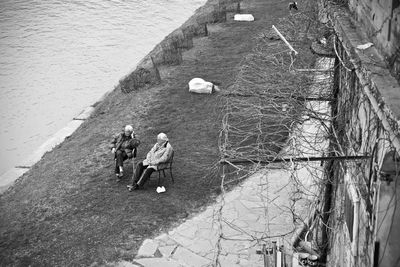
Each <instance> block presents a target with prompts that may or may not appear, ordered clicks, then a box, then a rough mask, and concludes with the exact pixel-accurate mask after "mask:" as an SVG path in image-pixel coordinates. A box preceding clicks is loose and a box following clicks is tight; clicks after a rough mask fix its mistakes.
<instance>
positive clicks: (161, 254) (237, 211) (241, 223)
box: [119, 169, 295, 267]
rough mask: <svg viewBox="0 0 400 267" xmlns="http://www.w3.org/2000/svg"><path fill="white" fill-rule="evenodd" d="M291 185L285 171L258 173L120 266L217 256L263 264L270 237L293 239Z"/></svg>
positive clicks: (203, 261) (226, 261) (224, 261)
mask: <svg viewBox="0 0 400 267" xmlns="http://www.w3.org/2000/svg"><path fill="white" fill-rule="evenodd" d="M291 189H292V188H291V186H290V184H289V175H288V173H286V171H283V170H280V169H277V170H270V171H266V172H264V173H258V174H256V175H253V176H252V177H250V178H249V179H247V180H246V181H245V182H244V183H243V184H242V185H240V186H238V187H236V188H235V189H234V190H233V191H231V192H228V193H227V194H225V196H224V197H221V198H219V199H218V201H217V203H215V204H214V205H212V206H210V207H208V208H207V209H206V210H205V211H203V212H202V213H200V214H198V215H197V216H195V217H193V218H192V219H189V220H187V221H186V222H184V223H183V224H181V225H180V226H179V227H177V228H175V229H173V230H172V231H170V232H168V233H164V234H162V235H160V236H158V237H156V238H154V239H151V240H150V239H148V240H145V241H144V242H143V244H142V246H141V248H140V249H139V251H138V254H137V257H136V258H135V260H134V261H133V262H131V263H128V262H120V263H119V266H153V267H156V266H160V267H161V266H212V265H215V263H216V260H217V256H218V261H219V263H220V264H221V266H263V257H262V255H260V254H257V253H256V250H260V249H261V247H262V244H265V243H267V242H270V241H271V240H277V241H278V242H280V243H281V244H286V245H289V241H290V237H291V235H292V234H291V233H293V232H294V230H295V225H294V224H293V216H292V211H293V210H291V209H290V207H291V206H292V204H293V203H292V201H291V200H290V197H289V196H290V195H292V193H291ZM271 235H273V236H274V237H271ZM280 235H284V236H285V238H280V237H278V236H280ZM218 247H219V249H218ZM218 251H220V254H219V255H218Z"/></svg>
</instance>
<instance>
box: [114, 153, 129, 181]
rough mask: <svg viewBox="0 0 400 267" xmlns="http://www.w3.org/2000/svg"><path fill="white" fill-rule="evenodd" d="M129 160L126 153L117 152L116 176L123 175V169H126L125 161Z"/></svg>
mask: <svg viewBox="0 0 400 267" xmlns="http://www.w3.org/2000/svg"><path fill="white" fill-rule="evenodd" d="M126 159H128V155H127V154H126V153H125V151H121V150H117V151H116V152H115V173H116V174H120V175H121V174H122V172H123V167H124V161H125V160H126Z"/></svg>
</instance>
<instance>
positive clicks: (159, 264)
mask: <svg viewBox="0 0 400 267" xmlns="http://www.w3.org/2000/svg"><path fill="white" fill-rule="evenodd" d="M134 263H138V264H140V266H143V267H184V265H182V264H180V263H179V262H177V261H175V260H172V259H167V258H144V259H138V260H136V259H135V261H134Z"/></svg>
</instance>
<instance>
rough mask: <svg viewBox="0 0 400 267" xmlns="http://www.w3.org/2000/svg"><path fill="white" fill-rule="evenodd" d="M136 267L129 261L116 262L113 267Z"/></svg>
mask: <svg viewBox="0 0 400 267" xmlns="http://www.w3.org/2000/svg"><path fill="white" fill-rule="evenodd" d="M137 266H138V265H135V264H133V263H131V262H129V261H119V262H117V263H116V264H115V265H114V267H137Z"/></svg>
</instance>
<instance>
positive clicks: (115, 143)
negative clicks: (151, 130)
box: [111, 132, 140, 158]
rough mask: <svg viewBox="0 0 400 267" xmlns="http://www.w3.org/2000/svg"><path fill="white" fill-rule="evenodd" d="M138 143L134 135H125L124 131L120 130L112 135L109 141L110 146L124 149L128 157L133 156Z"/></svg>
mask: <svg viewBox="0 0 400 267" xmlns="http://www.w3.org/2000/svg"><path fill="white" fill-rule="evenodd" d="M139 144H140V141H139V140H138V139H136V137H135V135H130V136H126V135H125V133H123V132H122V133H119V134H117V135H115V136H114V138H113V140H112V141H111V148H115V149H116V150H121V151H125V153H126V155H127V156H128V157H129V158H132V157H134V158H135V157H136V153H137V147H138V146H139Z"/></svg>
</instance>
